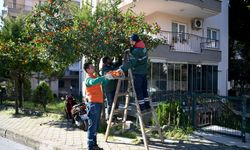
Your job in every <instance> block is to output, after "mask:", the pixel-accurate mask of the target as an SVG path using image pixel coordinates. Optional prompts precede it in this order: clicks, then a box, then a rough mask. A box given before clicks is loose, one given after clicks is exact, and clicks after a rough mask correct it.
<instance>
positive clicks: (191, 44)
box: [159, 31, 220, 53]
mask: <svg viewBox="0 0 250 150" xmlns="http://www.w3.org/2000/svg"><path fill="white" fill-rule="evenodd" d="M159 37H160V38H164V39H165V40H166V42H167V44H169V45H170V47H171V50H175V51H180V52H194V53H201V52H202V50H203V49H214V50H219V48H220V47H219V40H212V39H208V38H205V37H201V36H198V35H194V34H190V33H184V32H171V31H161V32H160V34H159Z"/></svg>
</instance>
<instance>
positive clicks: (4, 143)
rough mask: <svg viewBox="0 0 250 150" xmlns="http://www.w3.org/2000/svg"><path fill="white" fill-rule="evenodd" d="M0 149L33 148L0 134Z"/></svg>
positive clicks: (27, 149) (26, 149)
mask: <svg viewBox="0 0 250 150" xmlns="http://www.w3.org/2000/svg"><path fill="white" fill-rule="evenodd" d="M0 150H33V149H32V148H30V147H28V146H25V145H22V144H19V143H16V142H14V141H11V140H9V139H6V138H3V137H1V136H0Z"/></svg>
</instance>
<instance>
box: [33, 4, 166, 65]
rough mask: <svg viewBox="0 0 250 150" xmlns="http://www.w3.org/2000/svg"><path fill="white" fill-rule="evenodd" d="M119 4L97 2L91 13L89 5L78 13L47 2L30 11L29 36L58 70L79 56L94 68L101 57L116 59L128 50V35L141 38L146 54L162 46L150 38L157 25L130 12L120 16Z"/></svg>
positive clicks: (157, 29)
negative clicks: (146, 50)
mask: <svg viewBox="0 0 250 150" xmlns="http://www.w3.org/2000/svg"><path fill="white" fill-rule="evenodd" d="M119 3H120V1H115V2H113V3H101V2H100V3H98V5H97V7H96V10H95V12H94V13H92V7H90V5H83V6H82V9H80V8H79V6H77V5H72V3H71V4H70V2H67V1H66V0H50V1H48V2H47V3H44V4H43V5H40V6H38V7H37V9H36V10H34V11H33V14H32V16H31V19H30V21H29V23H30V26H31V27H32V28H33V30H32V32H31V34H32V36H34V37H35V39H36V42H38V43H41V44H42V45H43V46H44V47H45V48H46V49H48V53H49V56H48V57H52V59H53V60H54V59H56V60H57V61H55V62H57V64H55V67H59V68H60V66H67V65H69V64H70V63H73V62H74V61H76V60H77V59H80V58H81V57H82V56H84V57H86V58H87V59H88V60H92V61H93V62H94V63H95V64H96V65H97V64H98V62H99V60H100V58H101V57H103V56H105V55H109V56H112V57H119V56H120V55H121V54H122V53H123V51H124V50H125V49H127V48H129V42H128V37H129V36H130V35H131V34H132V33H138V34H139V35H140V36H141V38H142V39H143V40H144V42H145V43H146V47H147V49H148V50H151V49H152V48H154V47H156V46H157V45H159V44H161V43H163V41H162V40H159V39H155V38H153V37H152V36H151V35H154V34H157V33H159V31H160V27H159V26H158V25H157V23H153V24H149V23H146V22H145V17H144V15H143V14H140V15H136V14H134V13H133V11H131V10H130V9H129V10H128V11H126V12H125V13H124V12H122V11H121V10H120V9H119V8H118V4H119ZM96 68H97V67H96Z"/></svg>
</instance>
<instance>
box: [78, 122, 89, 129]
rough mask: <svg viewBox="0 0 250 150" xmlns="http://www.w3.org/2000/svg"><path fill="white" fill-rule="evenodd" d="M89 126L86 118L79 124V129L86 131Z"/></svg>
mask: <svg viewBox="0 0 250 150" xmlns="http://www.w3.org/2000/svg"><path fill="white" fill-rule="evenodd" d="M88 127H89V124H88V120H84V121H83V123H82V124H81V125H80V127H79V128H80V129H81V130H83V131H87V130H88Z"/></svg>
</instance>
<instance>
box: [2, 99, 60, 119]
mask: <svg viewBox="0 0 250 150" xmlns="http://www.w3.org/2000/svg"><path fill="white" fill-rule="evenodd" d="M3 105H6V106H13V107H6V109H3V110H1V111H0V114H6V115H13V114H15V108H14V106H15V101H13V100H5V101H3ZM23 108H24V109H28V110H32V111H38V112H41V114H42V115H41V116H37V115H28V114H25V112H22V111H21V110H20V111H19V114H18V115H15V116H32V117H45V118H48V119H53V120H58V121H59V120H63V119H64V101H53V102H51V103H49V104H48V105H47V107H46V109H47V110H46V112H45V111H44V109H43V107H42V106H41V105H39V104H35V103H34V102H33V101H24V102H23Z"/></svg>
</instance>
